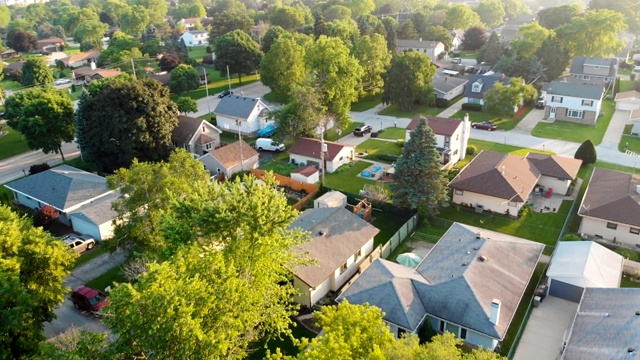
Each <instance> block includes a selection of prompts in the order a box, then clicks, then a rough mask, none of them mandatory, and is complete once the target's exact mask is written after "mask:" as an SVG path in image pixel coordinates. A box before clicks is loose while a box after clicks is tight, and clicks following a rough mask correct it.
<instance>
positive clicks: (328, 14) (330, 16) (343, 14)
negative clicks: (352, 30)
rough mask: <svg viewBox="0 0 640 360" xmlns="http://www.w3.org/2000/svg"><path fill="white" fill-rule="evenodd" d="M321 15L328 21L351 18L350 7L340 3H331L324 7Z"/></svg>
mask: <svg viewBox="0 0 640 360" xmlns="http://www.w3.org/2000/svg"><path fill="white" fill-rule="evenodd" d="M323 15H324V18H325V19H326V21H327V22H329V23H332V22H336V21H343V20H351V9H349V8H348V7H346V6H342V5H331V6H330V7H328V8H327V9H325V11H324V13H323Z"/></svg>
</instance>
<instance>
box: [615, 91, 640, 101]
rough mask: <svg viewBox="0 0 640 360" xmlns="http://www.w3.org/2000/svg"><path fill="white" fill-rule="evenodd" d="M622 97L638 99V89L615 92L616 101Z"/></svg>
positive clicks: (639, 94)
mask: <svg viewBox="0 0 640 360" xmlns="http://www.w3.org/2000/svg"><path fill="white" fill-rule="evenodd" d="M623 99H640V91H635V90H631V91H625V92H619V93H617V94H616V101H618V100H623Z"/></svg>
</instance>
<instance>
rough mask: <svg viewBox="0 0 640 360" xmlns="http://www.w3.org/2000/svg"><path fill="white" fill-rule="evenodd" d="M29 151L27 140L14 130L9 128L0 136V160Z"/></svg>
mask: <svg viewBox="0 0 640 360" xmlns="http://www.w3.org/2000/svg"><path fill="white" fill-rule="evenodd" d="M27 151H29V146H28V145H27V142H26V141H25V140H23V139H22V135H20V133H19V132H17V131H16V130H13V129H12V128H9V130H8V133H7V134H6V135H4V136H0V160H2V159H6V158H10V157H12V156H15V155H18V154H22V153H24V152H27Z"/></svg>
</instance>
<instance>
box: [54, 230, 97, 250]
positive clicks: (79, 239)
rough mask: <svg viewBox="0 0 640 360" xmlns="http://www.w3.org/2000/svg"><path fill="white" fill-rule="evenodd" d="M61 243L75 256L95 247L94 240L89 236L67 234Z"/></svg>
mask: <svg viewBox="0 0 640 360" xmlns="http://www.w3.org/2000/svg"><path fill="white" fill-rule="evenodd" d="M62 241H64V243H65V245H67V246H68V247H69V249H72V250H73V251H74V252H75V253H77V254H80V253H83V252H85V251H87V250H91V249H93V247H94V246H95V245H96V240H95V239H94V238H93V237H91V236H90V235H76V234H69V235H65V236H64V237H63V238H62Z"/></svg>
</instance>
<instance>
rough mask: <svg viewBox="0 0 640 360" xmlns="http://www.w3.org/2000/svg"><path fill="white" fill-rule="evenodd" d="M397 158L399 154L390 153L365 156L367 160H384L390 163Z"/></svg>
mask: <svg viewBox="0 0 640 360" xmlns="http://www.w3.org/2000/svg"><path fill="white" fill-rule="evenodd" d="M399 158H400V156H398V155H392V154H371V155H369V156H367V159H369V160H379V161H385V162H390V163H393V162H396V161H398V159H399Z"/></svg>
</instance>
